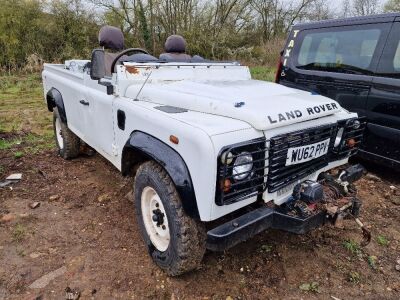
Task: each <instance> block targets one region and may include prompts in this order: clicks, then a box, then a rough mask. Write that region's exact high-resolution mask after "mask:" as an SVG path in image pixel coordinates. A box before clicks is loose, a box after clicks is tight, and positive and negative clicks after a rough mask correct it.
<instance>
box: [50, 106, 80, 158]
mask: <svg viewBox="0 0 400 300" xmlns="http://www.w3.org/2000/svg"><path fill="white" fill-rule="evenodd" d="M53 128H54V137H55V140H56V144H57V148H58V152H59V154H60V156H61V157H63V158H64V159H71V158H75V157H77V156H78V154H79V147H80V140H79V137H77V136H76V135H75V134H74V133H73V132H72V131H71V130H69V129H68V126H67V124H65V123H64V122H63V121H62V120H61V118H60V113H59V111H58V108H57V107H54V109H53Z"/></svg>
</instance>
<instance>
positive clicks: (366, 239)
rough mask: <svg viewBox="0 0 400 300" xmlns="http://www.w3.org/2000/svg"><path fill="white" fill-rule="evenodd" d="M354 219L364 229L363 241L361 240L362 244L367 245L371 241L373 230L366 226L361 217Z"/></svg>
mask: <svg viewBox="0 0 400 300" xmlns="http://www.w3.org/2000/svg"><path fill="white" fill-rule="evenodd" d="M354 220H355V221H356V223H357V225H358V226H360V228H361V230H362V234H363V241H362V242H361V246H363V247H365V246H367V245H368V244H369V243H370V242H371V232H370V231H369V230H368V229H367V228H365V226H364V224H363V223H362V222H361V221H360V219H359V218H354Z"/></svg>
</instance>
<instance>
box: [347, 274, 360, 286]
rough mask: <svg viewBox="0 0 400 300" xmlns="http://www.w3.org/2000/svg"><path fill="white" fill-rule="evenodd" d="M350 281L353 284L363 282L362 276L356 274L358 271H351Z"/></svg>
mask: <svg viewBox="0 0 400 300" xmlns="http://www.w3.org/2000/svg"><path fill="white" fill-rule="evenodd" d="M348 280H349V281H350V282H352V283H360V281H361V276H360V274H359V273H358V272H356V271H351V272H350V273H349V277H348Z"/></svg>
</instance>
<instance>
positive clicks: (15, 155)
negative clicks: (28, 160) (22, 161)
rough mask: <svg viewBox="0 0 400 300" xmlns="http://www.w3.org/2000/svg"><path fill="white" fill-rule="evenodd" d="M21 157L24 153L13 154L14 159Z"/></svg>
mask: <svg viewBox="0 0 400 300" xmlns="http://www.w3.org/2000/svg"><path fill="white" fill-rule="evenodd" d="M22 156H24V153H23V152H22V151H17V152H14V157H15V158H16V159H18V158H21V157H22Z"/></svg>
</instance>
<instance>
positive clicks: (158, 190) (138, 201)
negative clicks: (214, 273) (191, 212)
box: [134, 161, 206, 276]
mask: <svg viewBox="0 0 400 300" xmlns="http://www.w3.org/2000/svg"><path fill="white" fill-rule="evenodd" d="M134 185H135V186H134V190H135V206H136V215H137V221H138V223H139V227H140V231H141V234H142V237H143V239H144V241H145V242H146V244H147V246H148V250H149V253H150V255H151V257H152V258H153V260H154V262H155V263H156V264H157V265H158V266H159V267H160V268H161V269H163V270H165V271H166V272H167V273H168V274H169V275H171V276H176V275H180V274H182V273H184V272H187V271H190V270H193V269H195V268H197V267H198V266H199V265H200V263H201V260H202V259H203V255H204V252H205V249H206V247H205V241H206V233H205V228H204V225H203V224H201V223H200V222H198V221H196V220H194V219H192V218H191V217H189V216H188V215H187V214H186V213H185V211H184V210H183V207H182V201H181V199H180V197H179V195H178V193H177V191H176V189H175V186H174V184H173V182H172V180H171V178H170V177H169V175H168V174H167V173H166V172H165V170H164V169H163V168H162V167H161V166H160V165H158V164H157V163H156V162H153V161H151V162H146V163H144V164H142V165H141V166H140V167H139V169H138V170H137V173H136V177H135V183H134Z"/></svg>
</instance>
